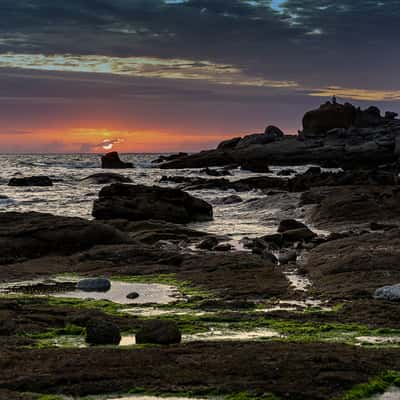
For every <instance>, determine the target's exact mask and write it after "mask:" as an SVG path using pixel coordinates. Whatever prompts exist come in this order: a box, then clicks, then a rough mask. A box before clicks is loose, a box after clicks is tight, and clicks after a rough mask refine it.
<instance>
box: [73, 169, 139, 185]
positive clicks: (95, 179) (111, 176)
mask: <svg viewBox="0 0 400 400" xmlns="http://www.w3.org/2000/svg"><path fill="white" fill-rule="evenodd" d="M81 182H85V183H90V184H94V185H106V184H108V185H110V184H111V183H131V182H132V179H131V178H128V177H127V176H123V175H120V174H115V173H113V172H105V173H99V174H93V175H90V176H88V177H86V178H83V179H81Z"/></svg>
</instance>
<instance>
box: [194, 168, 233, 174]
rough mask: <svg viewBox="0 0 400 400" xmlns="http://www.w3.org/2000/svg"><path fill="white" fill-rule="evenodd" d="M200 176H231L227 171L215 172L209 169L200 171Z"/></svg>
mask: <svg viewBox="0 0 400 400" xmlns="http://www.w3.org/2000/svg"><path fill="white" fill-rule="evenodd" d="M200 173H201V174H206V175H209V176H230V175H232V174H231V173H230V172H229V171H228V170H226V169H223V170H217V169H211V168H206V169H202V170H201V171H200Z"/></svg>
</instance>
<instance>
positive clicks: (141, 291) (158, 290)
mask: <svg viewBox="0 0 400 400" xmlns="http://www.w3.org/2000/svg"><path fill="white" fill-rule="evenodd" d="M77 282H78V279H62V278H60V279H59V278H54V279H48V280H31V281H21V282H9V283H5V284H1V285H0V295H1V294H3V295H10V294H29V295H33V296H38V297H47V296H49V297H57V298H69V299H80V300H108V301H111V302H113V303H117V304H121V305H129V304H141V305H143V304H170V303H174V302H176V301H178V300H179V299H182V295H181V294H180V293H179V291H178V289H177V288H176V287H175V286H171V285H165V284H158V283H128V282H122V281H117V280H110V282H111V288H110V289H109V290H108V291H106V292H95V291H92V292H86V291H82V290H78V289H75V285H76V283H77ZM131 293H137V294H138V297H137V298H134V299H129V298H128V297H127V296H128V295H129V294H131Z"/></svg>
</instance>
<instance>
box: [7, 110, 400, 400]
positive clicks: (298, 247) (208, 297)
mask: <svg viewBox="0 0 400 400" xmlns="http://www.w3.org/2000/svg"><path fill="white" fill-rule="evenodd" d="M397 124H400V123H399V122H398V120H397V119H395V115H393V114H390V113H389V114H388V113H386V115H385V116H384V117H381V116H380V113H379V110H378V111H377V110H376V109H368V110H366V111H361V110H358V109H355V108H354V107H353V106H351V105H338V104H327V105H324V106H322V107H321V108H320V109H319V110H316V111H313V112H311V113H310V114H306V116H305V117H304V121H303V131H302V133H301V135H299V137H285V136H284V135H283V133H282V132H281V131H280V130H279V129H277V128H275V127H273V128H271V127H270V128H268V129H267V130H266V132H265V134H261V135H262V136H263V137H262V138H260V137H259V136H257V135H256V136H254V135H253V136H251V137H247V138H245V139H237V138H236V139H233V140H232V141H229V142H226V143H223V144H221V145H220V148H219V149H217V150H214V151H211V152H203V153H199V154H197V155H186V154H179V155H177V156H176V157H170V156H169V157H164V158H160V159H159V160H157V162H161V163H162V164H161V167H162V168H189V167H198V168H200V167H201V168H206V167H211V166H221V167H222V166H224V169H223V170H218V169H212V170H210V171H212V172H211V173H210V171H208V172H207V171H206V172H205V173H206V174H207V175H212V177H210V178H199V177H190V176H189V177H188V176H179V175H170V176H165V177H163V178H161V182H160V186H152V187H151V186H144V185H137V184H134V183H133V182H129V181H128V180H124V179H121V178H120V177H119V176H118V175H117V174H96V175H93V176H91V177H90V179H89V181H88V182H87V184H92V183H91V182H94V184H96V183H97V182H101V183H102V184H110V185H109V186H105V187H103V188H102V189H101V191H100V192H99V194H98V198H97V199H96V200H95V201H94V203H93V216H94V219H93V220H87V219H82V218H72V217H62V216H55V215H51V214H45V213H37V212H29V213H19V212H2V213H0V245H1V248H2V250H3V251H2V252H1V256H0V344H1V350H0V367H1V371H2V374H1V377H0V398H1V399H3V398H4V399H34V400H44V399H48V398H51V399H53V398H54V399H69V398H71V396H73V398H82V399H83V398H85V396H88V395H93V396H95V395H99V396H105V397H100V398H102V399H107V398H113V396H114V395H116V396H117V395H119V397H122V396H123V395H125V396H126V395H128V394H129V393H131V394H133V393H143V394H146V393H147V394H153V395H154V394H157V395H159V396H162V395H164V394H177V395H182V394H183V395H186V396H188V397H196V396H197V397H198V396H206V397H207V396H216V395H218V396H221V397H220V398H227V399H288V400H291V399H307V400H313V399H315V400H336V399H346V400H348V399H349V400H351V399H364V398H365V399H367V398H368V396H367V395H370V394H374V393H375V392H376V393H379V392H382V391H384V390H385V389H386V388H388V387H389V386H391V385H395V384H398V382H400V378H399V377H400V375H398V373H400V364H399V361H398V358H397V357H398V355H399V348H398V347H399V344H400V322H399V319H398V312H399V307H400V290H399V289H398V284H399V281H400V269H399V262H400V251H399V249H400V210H399V204H400V203H399V198H398V197H399V196H400V189H399V186H398V170H397V157H395V153H396V151H397V150H396V143H397V138H396V135H395V133H396V129H397V126H398V125H397ZM367 131H368V132H369V133H368V134H367ZM372 132H375V133H372ZM363 135H364V136H363ZM371 135H372V136H371ZM361 136H363V137H364V138H365V141H363V142H362V143H359V144H357V145H354V146H359V149H360V148H362V149H364V150H365V151H364V150H362V151H356V150H355V148H354V146H353V145H352V146H353V147H352V148H351V149H350V150H349V146H348V143H350V142H351V143H353V142H355V139H356V137H357V140H358V139H359V137H361ZM384 139H385V140H386V139H387V141H386V142H385V140H384ZM392 139H393V140H392ZM363 140H364V139H363ZM317 141H319V142H320V143H322V145H321V146H322V147H321V146H320V147H318V146H316V147H309V149H310V151H306V152H305V153H304V154H300V153H301V149H303V148H305V147H304V146H310V144H311V143H317ZM371 141H373V142H374V143H375V144H376V146H380V147H382V148H384V150H382V152H381V150H379V149H378V150H377V148H376V146H375V145H374V146H375V147H374V148H372V146H371V144H370V142H371ZM292 142H296V143H295V144H292ZM333 142H334V144H332V143H333ZM339 143H341V144H340V146H342V145H343V146H344V148H345V149H346V150H343V148H341V149H340V150H337V151H334V152H332V146H336V149H338V148H339V147H340V146H339ZM367 143H369V144H367ZM377 143H378V144H377ZM282 148H285V149H286V150H284V151H282V152H281V153H280V155H279V156H278V153H279V152H280V151H281V150H278V149H282ZM329 149H331V150H329ZM366 149H367V150H366ZM371 152H372V153H373V154H374V157H372V156H371V154H372V153H371ZM328 153H329V157H328V156H327V154H328ZM339 153H340V154H339ZM238 154H251V155H252V157H253V156H254V158H249V159H248V161H249V163H248V164H247V165H249V164H252V166H248V167H249V168H250V167H251V168H255V169H257V170H258V171H260V170H265V171H268V170H269V167H270V166H272V165H274V164H275V163H278V164H279V160H281V161H282V162H283V161H284V160H285V164H291V163H294V164H296V163H304V162H306V163H310V162H315V163H316V164H325V162H328V163H329V164H330V163H331V161H333V160H335V161H338V164H339V166H342V167H346V169H345V170H344V171H336V172H332V171H330V172H327V171H324V170H323V169H321V168H318V167H313V168H310V169H309V170H307V171H306V172H305V173H302V174H297V175H295V173H294V172H293V171H290V170H287V171H286V172H285V173H282V174H281V176H273V177H272V176H270V175H264V174H262V173H261V174H260V175H259V176H255V177H250V178H243V179H238V180H235V179H229V178H227V177H226V176H229V175H227V171H229V168H231V167H232V165H238V164H239V165H241V159H240V158H237V156H238ZM261 154H262V155H263V156H262V160H264V161H263V162H262V163H261V162H260V160H261V158H259V157H261ZM381 156H382V157H381ZM113 157H114V158H115V156H113ZM285 157H288V158H285ZM317 158H319V161H320V162H316V161H317ZM367 159H369V160H368V163H365V161H366V160H367ZM253 161H254V162H253ZM381 161H383V162H384V164H382V165H381ZM348 162H349V163H348ZM345 164H346V165H345ZM350 165H351V168H350V169H348V168H349V166H350ZM225 167H226V168H225ZM246 167H247V166H246ZM222 176H223V177H222ZM165 184H168V185H170V186H169V187H165V186H161V185H165ZM171 186H173V187H171ZM210 189H218V190H223V191H225V190H226V191H227V196H226V197H225V198H224V200H223V201H224V202H225V203H224V204H226V205H228V206H229V207H233V208H234V207H238V206H239V205H240V204H241V203H243V202H244V200H243V199H242V198H241V196H243V194H244V193H246V192H249V191H252V190H258V191H260V193H263V194H264V195H265V199H262V201H267V202H269V204H270V205H271V206H272V205H275V204H277V203H280V202H281V200H280V199H281V198H282V197H281V196H289V195H293V194H295V196H294V197H292V198H291V199H292V201H294V202H295V205H294V207H295V210H296V212H297V211H299V215H300V214H301V215H302V216H304V218H302V219H301V220H300V219H299V218H296V216H295V215H294V212H293V209H292V208H288V209H287V210H286V214H285V215H288V218H285V219H282V220H281V221H279V223H278V224H276V231H275V232H272V233H271V232H266V233H264V234H262V235H259V236H258V237H251V238H249V237H247V238H243V239H242V240H241V241H240V247H239V248H238V247H237V246H235V243H233V241H232V240H231V238H229V237H226V236H223V235H215V234H211V233H207V232H203V231H201V230H198V229H193V228H190V227H188V226H187V224H188V223H189V222H198V221H205V220H206V221H207V220H210V219H212V218H218V216H216V215H215V213H214V210H213V206H212V205H211V204H210V203H208V202H206V201H204V200H202V199H201V198H199V197H197V196H195V195H193V191H196V193H202V191H205V190H210ZM188 190H189V191H191V194H189V193H187V191H188ZM256 201H257V199H256V200H255V202H256ZM254 212H258V211H257V209H256V208H255V209H254ZM92 279H95V280H94V281H93V280H92ZM124 285H125V286H124ZM154 285H156V286H154ZM396 285H397V286H396ZM114 286H115V287H114ZM118 287H123V288H126V292H123V293H126V294H124V301H123V302H118V301H117V300H115V298H113V299H114V300H110V298H111V297H110V292H112V291H113V290H117V288H118ZM110 288H111V289H110ZM161 288H164V289H165V290H167V291H169V292H168V293H170V296H172V297H171V298H170V299H169V301H168V302H162V301H160V299H159V298H158V297H157V296H155V297H152V298H151V299H152V300H151V301H149V302H148V303H143V302H141V301H140V300H141V298H142V297H143V296H145V293H146V291H149V292H150V293H153V292H152V290H156V291H157V290H161ZM383 288H384V289H383ZM124 290H125V289H124ZM71 292H73V293H74V294H75V295H76V296H75V297H73V298H72V297H68V294H70V293H71ZM117 294H118V295H121V293H117ZM107 296H109V297H107ZM132 338H133V339H134V341H133V342H128V345H125V347H124V345H123V344H122V342H123V341H124V339H126V340H131V339H132ZM377 379H378V380H379V382H380V385H379V387H378V386H377V385H375V384H374V383H373V382H376V380H377ZM360 384H361V385H364V386H362V388H364V389H365V391H364V392H362V391H361V392H360V390H361V389H359V388H360V386H357V385H360ZM374 385H375V386H374ZM355 387H357V391H358V393H361V394H362V393H364V394H365V396H364V397H354V396H355V395H354V396H353V394H354V393H355V391H354V388H355ZM364 389H362V390H364ZM352 393H353V394H352ZM45 395H51V396H55V397H45ZM57 396H58V397H57ZM107 396H110V397H107ZM345 396H347V397H345ZM351 396H353V397H351Z"/></svg>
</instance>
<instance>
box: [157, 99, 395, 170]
mask: <svg viewBox="0 0 400 400" xmlns="http://www.w3.org/2000/svg"><path fill="white" fill-rule="evenodd" d="M302 125H303V129H302V130H301V131H299V133H298V135H285V134H284V133H283V132H282V131H281V130H280V129H279V128H277V127H275V126H268V127H267V128H266V130H265V132H264V133H257V134H252V135H247V136H244V137H243V138H242V137H235V138H233V139H230V140H225V141H223V142H222V143H220V144H219V145H218V147H217V148H216V149H214V150H208V151H202V152H200V153H196V154H192V155H185V154H182V155H180V156H177V157H174V158H172V159H170V160H168V161H165V162H164V163H162V164H161V168H165V169H169V168H205V167H212V166H221V165H228V164H231V165H238V166H241V167H242V168H243V169H248V170H251V171H254V172H266V171H267V168H268V165H301V164H308V163H313V164H318V165H320V166H323V167H343V168H356V167H376V166H378V165H380V164H382V163H392V162H395V161H397V159H398V157H399V155H400V120H399V119H397V113H394V112H389V111H388V112H386V113H385V114H384V115H382V114H381V111H380V110H379V108H377V107H375V106H371V107H369V108H367V109H365V110H361V108H359V107H358V108H357V107H355V106H354V105H352V104H350V103H344V104H339V103H337V102H336V99H335V98H333V99H332V101H328V102H326V103H325V104H322V105H321V106H320V107H319V108H318V109H316V110H311V111H308V112H306V113H305V115H304V117H303V121H302Z"/></svg>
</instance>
